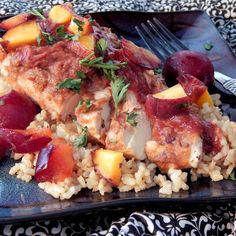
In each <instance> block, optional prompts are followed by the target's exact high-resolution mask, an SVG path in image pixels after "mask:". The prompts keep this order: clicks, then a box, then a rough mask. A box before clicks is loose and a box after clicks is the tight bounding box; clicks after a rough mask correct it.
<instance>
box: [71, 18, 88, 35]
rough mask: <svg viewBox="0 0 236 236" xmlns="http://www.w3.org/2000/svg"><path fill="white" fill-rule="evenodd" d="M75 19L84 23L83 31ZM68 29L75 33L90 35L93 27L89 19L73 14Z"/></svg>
mask: <svg viewBox="0 0 236 236" xmlns="http://www.w3.org/2000/svg"><path fill="white" fill-rule="evenodd" d="M74 19H77V20H79V21H82V22H83V24H82V25H81V27H82V28H83V31H79V30H78V25H77V24H76V23H75V22H74ZM68 31H69V32H71V33H73V34H80V35H88V34H90V33H92V32H93V27H92V24H91V23H90V21H89V19H87V18H84V17H80V16H73V17H72V19H71V22H70V24H69V26H68Z"/></svg>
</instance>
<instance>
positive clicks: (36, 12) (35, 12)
mask: <svg viewBox="0 0 236 236" xmlns="http://www.w3.org/2000/svg"><path fill="white" fill-rule="evenodd" d="M29 13H30V14H31V15H34V16H38V17H40V18H41V19H43V20H46V17H45V16H44V13H43V10H42V9H39V8H35V9H32V10H30V11H29Z"/></svg>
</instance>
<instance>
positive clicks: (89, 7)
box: [0, 0, 236, 236]
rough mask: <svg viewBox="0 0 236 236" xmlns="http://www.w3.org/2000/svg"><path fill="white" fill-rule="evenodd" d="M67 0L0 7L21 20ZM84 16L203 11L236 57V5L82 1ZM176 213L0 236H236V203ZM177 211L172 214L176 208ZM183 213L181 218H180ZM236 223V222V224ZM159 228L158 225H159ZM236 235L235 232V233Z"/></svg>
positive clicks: (155, 211) (103, 215)
mask: <svg viewBox="0 0 236 236" xmlns="http://www.w3.org/2000/svg"><path fill="white" fill-rule="evenodd" d="M62 2H63V1H62V0H58V1H57V0H53V1H46V0H34V1H27V0H20V1H19V0H13V1H6V0H4V1H1V2H0V15H2V16H3V15H8V14H16V13H18V12H22V11H25V10H27V9H28V8H34V7H42V6H43V7H44V8H45V9H49V8H50V7H51V6H52V5H56V4H58V3H59V4H61V3H62ZM71 2H72V3H73V5H74V7H75V8H76V10H77V12H78V13H88V12H97V11H111V10H126V11H128V10H129V11H130V10H132V11H133V10H136V11H179V10H193V9H194V10H196V9H203V10H205V11H206V12H207V13H208V14H209V15H210V16H211V17H212V21H213V22H214V23H215V25H216V26H217V27H218V29H219V31H220V33H221V34H222V35H223V37H224V38H225V40H226V41H227V42H228V44H229V45H230V47H231V48H232V51H233V52H234V53H235V55H236V4H235V2H234V1H232V0H228V1H225V0H221V1H215V0H204V1H198V0H188V1H186V0H181V1H178V0H172V1H169V0H153V1H149V0H146V1H145V0H136V1H135V0H133V1H130V0H126V1H122V0H120V1H117V0H116V1H104V0H99V1H96V0H81V1H76V0H74V1H71ZM197 207H198V210H197V211H196V206H195V208H194V209H195V211H194V212H192V208H191V207H185V208H184V209H183V208H181V207H179V208H174V209H175V211H174V212H170V210H169V211H168V212H165V213H163V208H162V209H161V208H158V207H157V208H155V207H150V206H148V205H147V206H139V207H135V206H131V207H129V208H119V209H106V210H103V211H102V212H93V213H92V214H88V215H83V216H81V215H78V216H75V217H67V218H64V219H59V220H51V221H41V222H26V223H21V224H19V225H4V226H0V235H33V234H34V233H37V235H86V234H87V235H107V234H108V233H110V234H109V235H110V236H112V235H118V234H120V235H129V234H130V235H141V234H143V235H153V234H154V232H159V234H158V235H186V232H188V235H206V232H207V235H230V234H231V235H233V233H236V230H235V229H234V225H236V221H235V218H236V217H235V212H236V205H235V204H233V203H225V204H217V205H208V206H205V205H199V206H197ZM170 209H171V208H170ZM176 212H177V213H176ZM234 221H235V222H234ZM154 222H155V223H154ZM234 231H235V232H234Z"/></svg>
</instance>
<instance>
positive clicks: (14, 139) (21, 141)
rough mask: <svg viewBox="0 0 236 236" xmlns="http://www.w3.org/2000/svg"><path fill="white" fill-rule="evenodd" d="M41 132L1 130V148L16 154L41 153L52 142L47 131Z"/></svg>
mask: <svg viewBox="0 0 236 236" xmlns="http://www.w3.org/2000/svg"><path fill="white" fill-rule="evenodd" d="M41 131H42V130H39V131H32V130H16V129H6V128H0V141H1V142H0V147H1V149H3V150H5V151H6V150H12V151H14V152H16V153H33V152H37V151H40V150H41V149H42V148H43V147H45V146H46V145H47V144H48V143H49V142H50V141H51V137H50V134H49V132H48V134H46V132H45V130H43V131H42V133H40V132H41ZM2 152H3V151H2ZM0 154H1V153H0Z"/></svg>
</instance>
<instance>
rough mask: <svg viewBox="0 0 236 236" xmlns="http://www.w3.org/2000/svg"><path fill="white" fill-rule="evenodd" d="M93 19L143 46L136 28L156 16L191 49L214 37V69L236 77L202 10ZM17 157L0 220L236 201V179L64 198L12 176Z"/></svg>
mask: <svg viewBox="0 0 236 236" xmlns="http://www.w3.org/2000/svg"><path fill="white" fill-rule="evenodd" d="M92 17H93V18H94V19H96V20H97V21H98V22H99V23H100V24H101V25H104V26H107V27H110V28H112V30H113V32H115V33H116V34H118V35H119V36H123V37H125V38H128V39H130V40H132V41H133V42H135V43H137V44H138V45H140V46H145V45H144V44H143V42H142V41H141V39H140V38H139V37H138V35H137V33H136V31H135V29H134V27H135V26H136V25H139V24H141V22H145V21H147V20H148V19H152V18H153V17H157V18H158V19H159V20H160V21H161V22H163V23H164V24H165V25H166V26H167V27H168V28H169V29H170V30H171V31H172V32H173V33H175V34H176V35H177V36H178V37H179V38H181V39H182V41H183V42H184V43H185V44H186V45H187V46H188V47H189V48H190V49H193V50H196V51H200V52H204V53H206V52H205V49H204V47H203V45H204V43H206V42H209V41H211V42H212V43H213V45H214V48H213V49H212V50H211V51H210V52H208V56H209V57H210V58H211V60H212V61H213V64H214V66H215V69H216V70H217V71H219V72H223V73H225V74H227V75H230V76H233V77H234V78H236V70H235V68H236V58H235V57H234V55H233V54H232V53H231V51H230V49H229V48H228V46H227V44H226V43H225V41H224V40H223V39H222V38H221V36H220V35H219V33H218V31H217V29H216V28H215V26H214V25H213V24H212V22H211V20H210V18H209V17H208V16H207V15H206V13H204V12H202V11H192V12H179V13H177V12H176V13H141V12H110V13H94V14H92ZM212 90H217V91H218V92H220V93H221V94H222V96H223V101H224V105H223V110H224V112H225V113H227V114H228V115H230V117H231V119H232V120H236V109H234V104H233V101H234V100H235V97H234V96H232V95H229V94H227V93H226V91H224V90H222V88H221V87H220V86H218V85H216V86H214V87H213V88H212ZM13 164H14V162H13V161H12V160H9V159H6V160H4V161H1V162H0V223H2V224H3V223H4V224H5V223H10V222H19V221H23V220H35V219H47V218H51V217H61V216H64V215H71V214H74V213H77V214H78V213H79V214H82V213H84V212H89V211H93V210H97V209H101V208H109V207H120V206H125V205H130V204H137V203H140V204H144V203H149V204H162V206H163V204H166V205H167V204H170V203H172V204H173V203H177V204H186V203H190V204H192V203H200V202H201V203H203V202H219V201H231V200H236V181H230V180H224V181H220V182H210V181H209V180H208V179H202V180H199V181H198V182H195V183H190V189H189V191H181V192H180V193H175V194H173V195H172V196H171V197H168V198H167V197H164V196H160V195H158V189H157V188H151V189H148V190H145V191H142V192H139V193H135V192H128V193H120V192H118V191H115V192H113V193H107V194H105V196H101V195H100V194H99V193H92V192H91V191H88V190H83V191H82V192H80V193H79V194H78V195H77V196H75V197H73V198H72V199H70V200H66V201H59V200H57V199H53V198H52V197H51V196H50V195H48V194H46V193H45V192H43V191H42V190H41V189H39V188H38V187H37V184H36V183H35V182H34V181H32V182H30V183H24V182H22V181H20V180H18V179H16V178H15V177H13V176H10V175H9V174H8V171H9V169H10V167H11V166H12V165H13Z"/></svg>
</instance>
